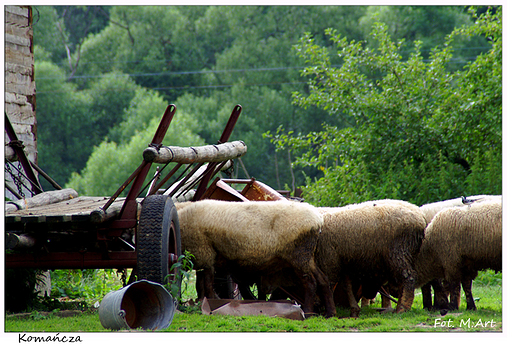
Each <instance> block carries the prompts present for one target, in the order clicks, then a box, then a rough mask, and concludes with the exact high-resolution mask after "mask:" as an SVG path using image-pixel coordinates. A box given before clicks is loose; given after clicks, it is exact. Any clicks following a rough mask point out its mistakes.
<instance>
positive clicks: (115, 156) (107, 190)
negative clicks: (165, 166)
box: [66, 105, 204, 196]
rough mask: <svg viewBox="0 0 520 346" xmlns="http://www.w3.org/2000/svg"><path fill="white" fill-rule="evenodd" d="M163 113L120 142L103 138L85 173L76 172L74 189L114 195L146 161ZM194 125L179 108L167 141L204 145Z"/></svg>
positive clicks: (165, 141)
mask: <svg viewBox="0 0 520 346" xmlns="http://www.w3.org/2000/svg"><path fill="white" fill-rule="evenodd" d="M136 106H137V105H135V106H134V107H136ZM164 108H166V107H164ZM163 112H164V110H163ZM161 116H162V113H161V114H160V115H155V116H154V117H153V118H151V120H150V122H149V124H148V125H147V126H146V128H143V130H141V131H139V132H138V133H136V134H134V135H133V136H132V137H131V138H130V139H127V140H125V141H124V142H122V143H120V144H118V143H115V142H111V141H110V142H109V141H103V142H102V143H101V144H100V145H99V146H96V147H95V148H94V150H93V152H92V155H91V156H90V158H89V159H88V161H87V165H86V166H85V168H84V169H83V170H82V171H81V175H80V174H76V173H73V174H72V177H71V179H70V181H69V182H68V183H67V185H66V186H67V187H70V188H73V189H74V190H76V191H77V192H78V194H80V195H87V196H110V195H112V194H114V192H115V191H116V190H117V189H118V188H119V187H120V186H121V185H122V184H123V182H124V181H125V180H126V179H127V178H128V177H129V176H130V175H131V174H132V173H133V172H134V171H135V169H136V168H137V167H139V165H140V164H141V162H142V161H143V156H142V153H143V150H144V149H146V148H147V147H148V144H149V143H150V141H151V140H152V138H153V136H154V134H155V131H156V130H157V126H158V125H159V121H160V117H161ZM191 126H193V125H192V122H191V120H190V115H189V114H186V113H184V112H182V111H177V112H176V113H175V116H174V118H173V120H172V122H171V125H170V131H168V132H167V134H166V136H165V138H164V140H163V143H164V144H166V145H177V146H185V147H186V146H197V145H203V144H204V143H203V141H202V140H201V139H200V137H198V136H197V135H195V134H194V133H193V132H192V130H191ZM125 129H128V128H127V127H126V126H125V124H123V125H122V130H124V131H126V130H125ZM154 168H155V167H154ZM154 173H155V169H150V172H149V174H148V177H147V180H146V181H149V180H150V179H151V178H152V177H153V174H154ZM127 192H128V189H127V190H125V191H124V194H123V195H125V194H126V193H127Z"/></svg>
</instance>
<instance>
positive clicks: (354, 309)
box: [345, 276, 361, 317]
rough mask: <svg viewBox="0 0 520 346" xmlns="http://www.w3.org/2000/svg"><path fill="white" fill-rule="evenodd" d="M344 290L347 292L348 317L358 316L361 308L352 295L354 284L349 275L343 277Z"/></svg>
mask: <svg viewBox="0 0 520 346" xmlns="http://www.w3.org/2000/svg"><path fill="white" fill-rule="evenodd" d="M345 292H347V301H348V305H349V307H350V317H359V312H360V311H361V308H360V307H359V305H358V300H357V299H356V297H355V296H354V286H353V285H352V280H351V279H350V277H349V276H347V277H346V278H345Z"/></svg>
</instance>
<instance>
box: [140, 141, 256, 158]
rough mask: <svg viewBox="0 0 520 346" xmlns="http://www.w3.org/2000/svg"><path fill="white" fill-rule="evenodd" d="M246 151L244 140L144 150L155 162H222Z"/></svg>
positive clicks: (146, 155) (144, 153)
mask: <svg viewBox="0 0 520 346" xmlns="http://www.w3.org/2000/svg"><path fill="white" fill-rule="evenodd" d="M246 152H247V146H246V144H245V143H244V142H242V141H234V142H226V143H222V144H217V145H205V146H201V147H164V146H163V147H160V148H159V149H157V148H155V147H148V148H146V149H145V150H144V151H143V158H144V160H145V161H146V162H154V163H168V162H178V163H194V162H220V161H224V160H232V159H235V158H237V157H240V156H243V155H244V154H245V153H246Z"/></svg>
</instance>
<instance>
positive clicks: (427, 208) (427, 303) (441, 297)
mask: <svg viewBox="0 0 520 346" xmlns="http://www.w3.org/2000/svg"><path fill="white" fill-rule="evenodd" d="M489 200H494V201H497V202H501V200H502V196H501V195H475V196H469V197H459V198H453V199H449V200H445V201H439V202H433V203H428V204H424V205H422V206H421V207H420V209H421V211H422V212H423V213H424V217H425V218H426V222H427V223H430V221H431V220H432V219H433V217H434V216H435V215H436V214H437V213H438V212H439V211H441V210H443V209H446V208H451V207H457V206H463V205H465V204H468V205H469V204H472V203H479V202H483V201H489ZM432 286H433V287H434V289H435V298H434V299H435V300H434V303H433V305H432V299H431V287H432ZM448 287H449V291H451V293H452V294H454V296H452V300H454V301H460V283H449V282H442V280H441V279H435V280H433V281H432V282H429V283H426V284H424V285H423V286H422V287H421V291H422V296H423V306H424V308H425V309H432V308H439V306H440V305H443V304H445V301H446V300H447V296H446V292H445V291H446V288H448ZM456 305H457V306H458V304H456Z"/></svg>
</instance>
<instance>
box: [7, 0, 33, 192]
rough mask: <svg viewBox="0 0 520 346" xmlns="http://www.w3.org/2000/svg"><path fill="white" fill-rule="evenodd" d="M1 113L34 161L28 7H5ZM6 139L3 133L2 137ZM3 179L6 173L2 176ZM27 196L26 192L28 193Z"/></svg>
mask: <svg viewBox="0 0 520 346" xmlns="http://www.w3.org/2000/svg"><path fill="white" fill-rule="evenodd" d="M4 15H5V35H4V37H5V107H4V109H5V113H6V114H7V116H8V117H9V119H10V121H11V124H12V125H13V127H14V130H15V132H16V134H17V136H18V139H19V140H21V141H23V143H24V145H25V153H26V155H27V157H28V158H29V160H30V161H32V162H35V163H37V155H38V150H37V141H36V112H35V111H36V96H35V94H36V87H35V82H34V52H33V28H32V24H33V23H32V8H31V6H14V5H13V6H5V13H4ZM4 138H5V139H4V141H5V142H7V141H8V139H7V136H4ZM6 178H8V176H7V175H6ZM28 197H30V194H28Z"/></svg>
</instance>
